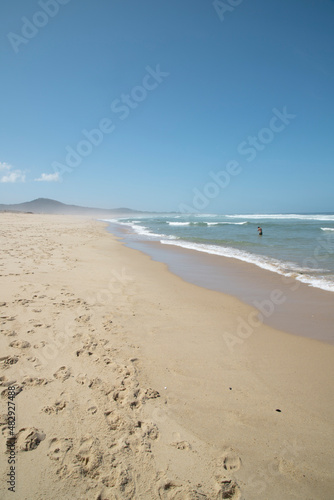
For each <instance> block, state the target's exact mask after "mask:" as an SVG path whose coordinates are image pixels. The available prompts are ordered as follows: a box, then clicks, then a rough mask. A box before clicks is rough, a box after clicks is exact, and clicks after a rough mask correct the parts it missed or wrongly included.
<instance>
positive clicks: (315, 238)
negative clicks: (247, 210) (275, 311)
mask: <svg viewBox="0 0 334 500" xmlns="http://www.w3.org/2000/svg"><path fill="white" fill-rule="evenodd" d="M105 220H106V219H105ZM106 221H108V222H110V223H112V224H117V225H120V226H123V228H127V235H128V236H127V237H128V238H130V239H131V240H132V241H143V242H144V241H158V242H160V243H161V244H162V245H165V246H166V247H167V245H174V246H179V247H182V248H185V249H189V250H195V251H198V252H203V253H207V254H214V255H220V256H222V257H225V258H226V257H227V258H234V259H239V260H242V261H244V262H249V263H252V264H255V265H257V266H258V267H261V268H263V269H267V270H269V271H271V272H274V273H278V274H281V275H284V276H289V277H293V278H295V279H296V280H299V281H301V282H303V283H306V284H308V285H309V286H312V287H317V288H320V289H323V290H327V291H330V292H334V214H232V215H220V214H194V215H188V214H157V215H152V214H149V215H136V216H132V217H128V218H124V217H122V218H119V219H107V220H106ZM258 226H260V227H261V228H262V232H263V234H262V236H259V234H258V230H257V229H258Z"/></svg>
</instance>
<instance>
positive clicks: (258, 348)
mask: <svg viewBox="0 0 334 500" xmlns="http://www.w3.org/2000/svg"><path fill="white" fill-rule="evenodd" d="M0 221H1V256H0V259H1V260H0V275H1V276H0V280H1V292H0V303H1V310H0V313H1V318H0V342H1V344H0V345H1V356H0V367H1V375H0V377H1V378H0V383H1V388H0V390H1V415H0V420H1V428H2V429H1V431H2V433H1V435H2V441H1V454H0V457H1V479H2V483H1V492H0V498H1V499H12V498H17V499H20V500H23V499H27V500H28V499H29V500H30V499H31V500H32V499H33V500H36V499H59V498H61V499H100V500H107V499H108V500H121V499H122V500H123V499H124V500H128V499H136V500H137V499H138V500H139V499H143V500H144V499H149V500H150V499H178V500H182V499H223V498H230V499H245V500H246V499H247V500H252V499H270V500H276V499H277V500H278V499H279V500H281V499H283V498H284V499H289V500H290V499H304V500H307V499H309V500H314V499H321V500H326V499H328V500H330V499H332V498H334V478H333V470H334V467H333V465H334V464H333V442H334V441H333V437H334V436H333V434H334V432H333V422H334V419H333V417H334V408H333V381H334V363H333V359H334V356H333V353H334V346H331V345H327V344H324V343H321V342H318V341H316V340H311V339H307V338H301V337H297V336H292V335H289V334H286V333H283V332H279V331H277V330H274V329H272V328H270V327H268V326H265V325H262V324H258V322H257V323H256V316H255V312H254V310H253V309H252V308H251V307H249V306H246V305H244V304H242V303H241V302H239V301H238V300H236V299H235V298H232V297H230V296H228V295H224V294H222V293H218V292H212V291H209V290H205V289H202V288H200V287H197V286H195V285H191V284H189V283H186V282H184V281H182V280H181V279H180V278H178V277H176V276H174V275H173V274H171V273H170V272H168V270H167V268H166V266H165V265H164V264H161V263H158V262H153V261H152V260H151V259H150V258H149V257H148V256H146V255H144V254H142V253H140V252H137V251H135V250H131V249H128V248H126V247H124V245H123V244H122V243H121V242H120V241H118V240H117V239H116V238H115V237H113V236H112V235H110V234H108V233H107V232H106V231H105V229H104V224H102V223H98V222H95V221H93V220H89V219H83V218H80V217H68V216H52V215H30V214H0ZM241 325H243V327H242V326H241ZM245 325H246V326H245ZM319 328H321V324H319ZM12 385H15V387H16V393H17V395H16V397H15V413H16V420H15V436H16V440H15V441H16V445H15V460H16V462H15V471H13V472H15V493H13V492H11V491H8V489H7V488H8V486H9V484H6V481H7V479H8V476H7V474H8V473H9V471H10V465H9V464H8V459H9V458H10V455H9V453H8V449H7V448H6V443H8V441H7V439H8V435H9V432H10V429H9V428H8V421H7V413H8V406H7V402H8V396H9V394H11V393H8V387H11V386H12ZM11 406H12V405H11ZM278 410H280V411H278Z"/></svg>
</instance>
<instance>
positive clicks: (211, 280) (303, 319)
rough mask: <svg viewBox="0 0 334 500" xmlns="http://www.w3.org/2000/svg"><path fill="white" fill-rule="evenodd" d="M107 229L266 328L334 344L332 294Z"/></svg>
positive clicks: (218, 258) (237, 262) (250, 267)
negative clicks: (253, 313)
mask: <svg viewBox="0 0 334 500" xmlns="http://www.w3.org/2000/svg"><path fill="white" fill-rule="evenodd" d="M106 224H108V223H106ZM108 227H110V230H109V229H108ZM107 231H108V232H110V233H111V234H113V233H115V234H117V236H119V237H120V238H122V239H123V241H124V244H125V245H126V246H128V247H129V248H134V249H137V250H139V251H141V252H143V253H146V254H147V255H149V256H150V257H151V258H152V259H153V260H156V261H159V262H163V263H165V264H166V265H167V266H168V269H169V270H170V271H171V272H172V273H174V274H175V275H177V276H179V277H181V278H182V279H184V280H185V281H187V282H188V283H192V284H195V285H198V286H201V287H203V288H206V289H208V290H213V291H217V292H222V293H225V294H228V295H232V296H233V297H235V298H237V299H239V300H241V301H242V302H243V303H245V304H247V305H249V306H251V307H254V308H256V309H257V310H258V315H259V318H260V320H261V321H262V322H263V323H265V324H267V325H268V326H271V327H273V328H277V329H278V330H282V331H284V332H286V333H289V334H293V335H299V336H302V337H307V338H313V339H315V340H320V341H322V342H326V343H329V344H334V328H333V325H334V293H333V292H329V291H325V290H322V289H319V288H316V287H312V286H309V285H307V284H305V283H302V282H300V281H298V280H295V279H294V278H287V277H285V276H282V275H280V274H278V273H274V272H273V271H269V270H265V269H262V268H260V267H258V266H256V265H255V264H251V263H248V262H243V261H240V260H239V259H233V258H227V257H223V256H218V255H217V256H216V255H210V254H205V253H201V252H197V251H195V250H190V249H185V248H181V247H178V246H176V245H175V246H174V245H163V244H161V243H160V242H155V241H154V242H152V241H144V240H142V241H138V240H134V241H133V240H131V239H130V240H127V235H128V234H129V233H128V230H125V229H123V228H120V227H119V226H115V224H112V223H109V224H108V226H107ZM130 234H131V233H130ZM320 324H321V328H319V325H320Z"/></svg>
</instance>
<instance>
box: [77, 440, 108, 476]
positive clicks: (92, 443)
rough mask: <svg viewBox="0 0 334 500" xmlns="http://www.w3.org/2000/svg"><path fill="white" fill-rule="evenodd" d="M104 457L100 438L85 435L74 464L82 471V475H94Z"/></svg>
mask: <svg viewBox="0 0 334 500" xmlns="http://www.w3.org/2000/svg"><path fill="white" fill-rule="evenodd" d="M102 458H103V456H102V453H101V451H100V448H99V441H98V439H95V438H93V437H92V436H85V437H83V438H82V439H81V440H80V447H79V450H78V452H77V453H76V455H75V459H74V461H73V466H74V469H75V470H77V471H78V472H80V475H82V474H84V475H86V474H87V475H91V476H94V474H95V471H96V469H98V467H99V466H100V465H101V463H102Z"/></svg>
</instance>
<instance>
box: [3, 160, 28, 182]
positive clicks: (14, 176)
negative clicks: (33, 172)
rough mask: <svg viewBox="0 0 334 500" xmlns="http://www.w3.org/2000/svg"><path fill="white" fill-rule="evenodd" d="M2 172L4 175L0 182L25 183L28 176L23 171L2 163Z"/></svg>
mask: <svg viewBox="0 0 334 500" xmlns="http://www.w3.org/2000/svg"><path fill="white" fill-rule="evenodd" d="M0 172H2V173H3V174H4V175H2V176H1V177H0V182H12V183H13V182H25V180H26V175H25V173H24V172H22V170H19V169H14V168H13V167H12V165H9V164H8V163H5V162H0Z"/></svg>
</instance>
